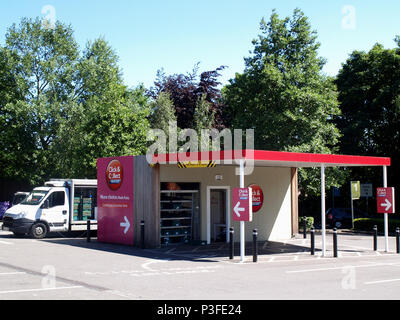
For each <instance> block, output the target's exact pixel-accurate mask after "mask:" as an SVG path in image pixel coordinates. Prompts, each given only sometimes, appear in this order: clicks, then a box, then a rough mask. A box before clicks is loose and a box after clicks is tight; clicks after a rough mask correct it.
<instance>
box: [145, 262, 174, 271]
mask: <svg viewBox="0 0 400 320" xmlns="http://www.w3.org/2000/svg"><path fill="white" fill-rule="evenodd" d="M168 261H170V259H163V260H150V261H148V262H146V263H143V264H142V266H141V267H142V268H143V269H146V270H148V271H156V270H154V269H152V268H150V267H149V264H154V263H164V262H168Z"/></svg>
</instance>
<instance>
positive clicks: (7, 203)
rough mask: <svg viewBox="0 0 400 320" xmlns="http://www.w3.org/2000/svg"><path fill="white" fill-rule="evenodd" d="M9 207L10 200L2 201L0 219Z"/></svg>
mask: <svg viewBox="0 0 400 320" xmlns="http://www.w3.org/2000/svg"><path fill="white" fill-rule="evenodd" d="M9 207H10V202H8V201H5V202H0V220H3V215H4V213H5V212H6V211H7V209H8V208H9Z"/></svg>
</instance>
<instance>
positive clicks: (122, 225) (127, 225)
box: [119, 216, 131, 234]
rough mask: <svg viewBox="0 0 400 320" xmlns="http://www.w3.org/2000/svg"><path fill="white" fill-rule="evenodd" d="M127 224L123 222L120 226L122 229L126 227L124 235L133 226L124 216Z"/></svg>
mask: <svg viewBox="0 0 400 320" xmlns="http://www.w3.org/2000/svg"><path fill="white" fill-rule="evenodd" d="M124 219H125V222H121V223H120V224H119V226H120V227H125V229H124V234H126V233H127V232H128V230H129V227H130V226H131V224H130V223H129V220H128V218H127V217H126V216H124Z"/></svg>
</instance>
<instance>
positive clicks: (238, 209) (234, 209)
mask: <svg viewBox="0 0 400 320" xmlns="http://www.w3.org/2000/svg"><path fill="white" fill-rule="evenodd" d="M239 205H240V201H239V202H238V203H236V206H235V207H234V208H233V211H234V212H235V213H236V215H237V216H238V217H239V218H240V213H239V212H240V211H244V208H240V207H239Z"/></svg>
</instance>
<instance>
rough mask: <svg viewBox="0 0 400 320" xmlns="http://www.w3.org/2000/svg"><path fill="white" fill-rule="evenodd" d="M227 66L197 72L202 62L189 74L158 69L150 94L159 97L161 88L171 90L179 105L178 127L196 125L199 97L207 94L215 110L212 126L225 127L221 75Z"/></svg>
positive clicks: (226, 120) (175, 102) (177, 114)
mask: <svg viewBox="0 0 400 320" xmlns="http://www.w3.org/2000/svg"><path fill="white" fill-rule="evenodd" d="M225 68H226V67H225V66H220V67H219V68H217V69H215V70H212V71H204V72H202V73H201V74H200V77H198V76H197V74H198V69H199V63H197V64H196V65H195V66H194V68H193V70H192V72H189V73H187V74H173V75H169V76H167V75H165V73H164V71H163V70H162V69H161V70H159V71H158V72H157V76H156V81H155V82H154V87H152V88H150V90H149V95H150V96H151V97H152V98H156V97H157V96H158V95H159V94H160V92H168V93H169V94H170V97H171V100H172V101H173V103H174V106H175V109H176V116H177V121H178V127H180V128H191V127H192V126H193V115H194V111H195V108H196V103H197V101H198V99H199V98H200V97H201V96H202V95H203V94H205V95H206V100H207V101H208V102H210V103H211V108H212V109H213V110H215V121H214V124H213V127H214V128H216V129H219V130H221V129H223V128H225V127H226V126H227V125H228V119H225V118H224V113H223V109H224V104H223V102H222V95H221V90H220V89H219V86H220V85H221V83H220V82H219V81H218V77H220V76H221V74H220V71H222V70H223V69H225Z"/></svg>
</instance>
